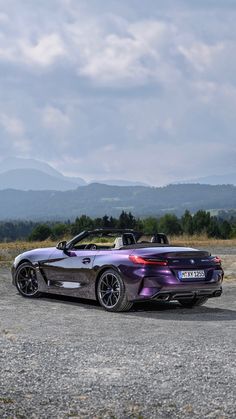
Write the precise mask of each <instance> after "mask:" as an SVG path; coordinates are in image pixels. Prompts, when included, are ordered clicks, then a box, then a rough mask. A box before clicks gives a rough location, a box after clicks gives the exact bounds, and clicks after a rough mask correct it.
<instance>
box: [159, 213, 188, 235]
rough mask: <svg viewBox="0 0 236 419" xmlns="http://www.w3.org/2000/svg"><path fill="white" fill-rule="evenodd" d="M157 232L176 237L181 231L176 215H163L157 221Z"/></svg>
mask: <svg viewBox="0 0 236 419" xmlns="http://www.w3.org/2000/svg"><path fill="white" fill-rule="evenodd" d="M159 232H161V233H165V234H170V235H176V236H178V235H179V234H182V232H183V230H182V227H181V224H180V221H179V219H178V218H177V217H176V215H174V214H165V215H164V216H163V217H161V218H160V219H159Z"/></svg>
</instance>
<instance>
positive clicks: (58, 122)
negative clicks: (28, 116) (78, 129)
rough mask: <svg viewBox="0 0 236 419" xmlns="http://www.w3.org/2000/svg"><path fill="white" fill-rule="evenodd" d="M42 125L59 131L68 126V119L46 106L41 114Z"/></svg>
mask: <svg viewBox="0 0 236 419" xmlns="http://www.w3.org/2000/svg"><path fill="white" fill-rule="evenodd" d="M42 122H43V125H44V126H45V127H47V128H50V129H55V130H58V131H60V130H61V129H64V128H67V127H68V126H69V125H70V118H69V117H68V115H66V114H65V113H64V112H62V111H61V110H60V109H58V108H56V107H54V106H46V108H45V109H44V110H43V112H42Z"/></svg>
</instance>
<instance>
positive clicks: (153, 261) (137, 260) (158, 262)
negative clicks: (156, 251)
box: [129, 255, 168, 266]
mask: <svg viewBox="0 0 236 419" xmlns="http://www.w3.org/2000/svg"><path fill="white" fill-rule="evenodd" d="M129 260H131V262H133V263H135V264H137V265H157V266H166V265H167V264H168V262H167V261H166V260H157V259H148V258H142V257H141V256H136V255H130V256H129Z"/></svg>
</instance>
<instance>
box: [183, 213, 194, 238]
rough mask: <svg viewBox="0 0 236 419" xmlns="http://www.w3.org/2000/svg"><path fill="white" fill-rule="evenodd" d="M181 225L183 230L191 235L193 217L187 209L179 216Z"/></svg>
mask: <svg viewBox="0 0 236 419" xmlns="http://www.w3.org/2000/svg"><path fill="white" fill-rule="evenodd" d="M181 225H182V229H183V232H184V233H185V234H188V235H189V236H191V235H192V234H193V217H192V215H191V214H190V212H189V211H188V210H186V211H185V213H184V215H183V216H182V217H181Z"/></svg>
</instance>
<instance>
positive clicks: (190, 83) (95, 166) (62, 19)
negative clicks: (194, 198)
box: [0, 0, 236, 186]
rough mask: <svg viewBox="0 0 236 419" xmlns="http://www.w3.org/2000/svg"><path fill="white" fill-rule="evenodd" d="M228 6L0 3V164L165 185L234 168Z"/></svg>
mask: <svg viewBox="0 0 236 419" xmlns="http://www.w3.org/2000/svg"><path fill="white" fill-rule="evenodd" d="M235 22H236V0H173V1H172V0H162V1H159V0H145V1H141V0H50V1H48V0H37V1H35V0H21V1H19V0H8V1H7V2H6V1H5V0H0V157H1V158H2V159H3V158H7V157H13V156H18V157H24V158H32V157H33V158H36V159H39V160H42V161H46V162H48V163H49V164H51V165H52V166H53V167H55V168H56V169H57V170H60V171H61V172H63V173H64V174H66V175H74V176H81V177H84V178H85V179H86V180H88V181H90V180H92V179H95V180H101V179H129V180H135V181H143V182H147V183H149V184H151V185H157V186H159V185H164V184H167V183H170V182H177V181H179V180H184V179H194V178H198V177H201V176H207V175H212V174H224V173H230V172H233V171H234V172H235V167H236V124H235V120H236V118H235V116H236V115H235V114H236V25H235Z"/></svg>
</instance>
